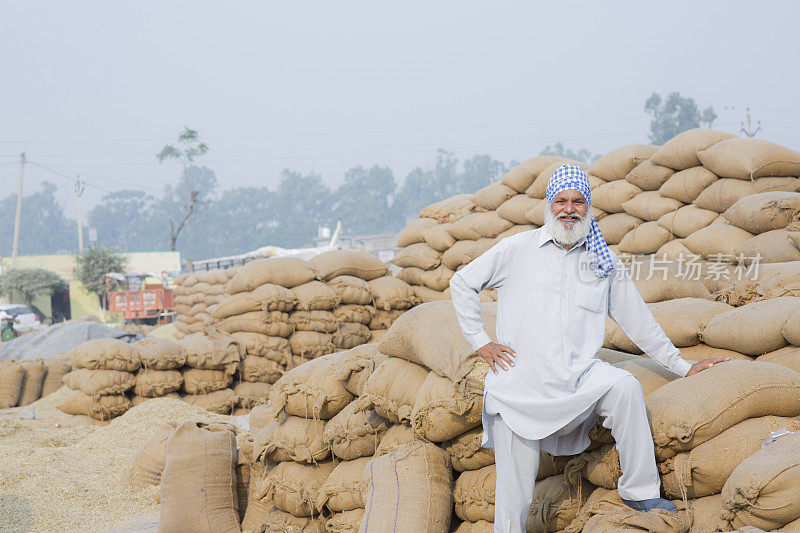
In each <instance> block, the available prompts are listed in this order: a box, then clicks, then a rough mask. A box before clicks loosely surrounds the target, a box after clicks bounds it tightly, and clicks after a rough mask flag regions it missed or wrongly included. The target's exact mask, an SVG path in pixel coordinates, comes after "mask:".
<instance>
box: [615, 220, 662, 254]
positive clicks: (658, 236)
mask: <svg viewBox="0 0 800 533" xmlns="http://www.w3.org/2000/svg"><path fill="white" fill-rule="evenodd" d="M672 238H673V237H672V235H671V234H670V232H669V231H667V230H666V229H664V228H663V227H661V226H659V224H658V222H645V223H643V224H639V225H638V226H636V227H635V228H633V229H632V230H631V231H629V232H628V233H627V234H626V235H625V237H623V238H622V240H621V241H620V243H619V249H620V251H622V252H624V253H629V254H636V255H646V254H654V253H655V252H656V251H657V250H658V249H659V248H661V247H662V246H664V245H665V244H666V243H667V242H669V241H670V239H672Z"/></svg>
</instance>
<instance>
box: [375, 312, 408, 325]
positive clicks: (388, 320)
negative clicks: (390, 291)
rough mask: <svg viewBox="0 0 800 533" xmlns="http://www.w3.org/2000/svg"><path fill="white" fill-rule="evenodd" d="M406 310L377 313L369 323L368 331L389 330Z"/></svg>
mask: <svg viewBox="0 0 800 533" xmlns="http://www.w3.org/2000/svg"><path fill="white" fill-rule="evenodd" d="M405 312H406V309H392V310H390V311H383V310H380V311H377V312H376V313H375V316H374V317H372V319H371V320H370V322H369V327H370V329H389V328H390V327H392V324H394V321H395V320H397V319H398V318H399V317H400V316H401V315H402V314H403V313H405Z"/></svg>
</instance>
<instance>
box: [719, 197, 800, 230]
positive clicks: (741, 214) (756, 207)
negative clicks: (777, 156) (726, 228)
mask: <svg viewBox="0 0 800 533" xmlns="http://www.w3.org/2000/svg"><path fill="white" fill-rule="evenodd" d="M799 210H800V193H796V192H780V191H774V192H762V193H758V194H752V195H750V196H745V197H744V198H742V199H741V200H739V201H737V202H736V203H735V204H733V205H732V206H731V207H729V208H728V209H727V210H726V211H725V212H724V213H723V216H724V217H725V219H726V220H728V222H730V223H731V224H735V225H736V226H739V227H740V228H742V229H743V230H745V231H749V232H750V233H752V234H754V235H757V234H759V233H764V232H765V231H770V230H776V229H784V228H785V227H786V226H788V225H789V224H790V223H791V222H792V221H793V220H794V218H795V215H797V213H798V211H799Z"/></svg>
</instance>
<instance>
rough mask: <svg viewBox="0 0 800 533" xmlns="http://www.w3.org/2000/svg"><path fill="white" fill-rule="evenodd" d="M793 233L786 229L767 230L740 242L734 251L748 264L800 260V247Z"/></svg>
mask: <svg viewBox="0 0 800 533" xmlns="http://www.w3.org/2000/svg"><path fill="white" fill-rule="evenodd" d="M791 235H792V233H790V232H789V231H787V230H785V229H776V230H772V231H767V232H764V233H761V234H760V235H756V236H755V237H753V238H752V239H749V240H747V241H745V242H743V243H741V244H739V245H738V246H736V248H734V249H733V253H734V254H735V255H736V257H737V258H741V261H742V262H744V263H745V264H747V265H749V264H752V263H757V264H761V263H785V262H787V261H800V248H798V245H797V243H795V241H794V239H792V238H791Z"/></svg>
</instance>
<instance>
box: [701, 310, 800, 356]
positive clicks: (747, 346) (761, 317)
mask: <svg viewBox="0 0 800 533" xmlns="http://www.w3.org/2000/svg"><path fill="white" fill-rule="evenodd" d="M798 309H800V298H798V297H794V296H783V297H780V298H773V299H771V300H763V301H760V302H755V303H752V304H747V305H745V306H742V307H736V308H733V309H731V310H730V311H726V312H725V313H721V314H719V315H716V316H715V317H714V318H712V319H711V320H709V322H708V324H707V325H706V327H705V329H703V333H702V337H703V341H704V342H705V343H706V344H708V345H709V346H714V347H717V348H723V349H726V350H733V351H736V352H740V353H743V354H746V355H751V356H756V355H762V354H765V353H767V352H772V351H775V350H777V349H779V348H783V347H784V346H786V344H787V342H786V339H785V338H784V336H783V333H781V330H782V328H783V325H784V324H785V323H786V321H787V320H788V319H789V317H791V316H792V315H793V314H794V313H795V312H796V311H797V310H798Z"/></svg>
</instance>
